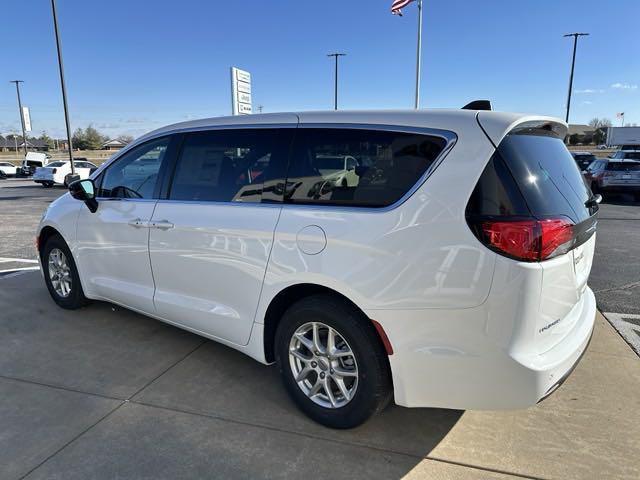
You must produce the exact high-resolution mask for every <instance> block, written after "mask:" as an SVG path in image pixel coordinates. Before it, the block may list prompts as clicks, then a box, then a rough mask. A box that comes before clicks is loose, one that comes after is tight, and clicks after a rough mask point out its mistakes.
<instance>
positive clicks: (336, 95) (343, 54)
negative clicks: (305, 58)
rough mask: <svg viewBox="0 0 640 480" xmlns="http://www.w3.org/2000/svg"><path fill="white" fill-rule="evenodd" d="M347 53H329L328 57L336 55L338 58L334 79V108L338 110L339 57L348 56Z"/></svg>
mask: <svg viewBox="0 0 640 480" xmlns="http://www.w3.org/2000/svg"><path fill="white" fill-rule="evenodd" d="M346 55H347V54H346V53H329V54H328V55H327V57H335V59H336V68H335V81H334V83H335V84H334V87H333V88H334V91H333V109H334V110H338V57H346Z"/></svg>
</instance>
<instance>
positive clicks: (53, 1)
mask: <svg viewBox="0 0 640 480" xmlns="http://www.w3.org/2000/svg"><path fill="white" fill-rule="evenodd" d="M51 11H52V12H53V30H54V31H55V34H56V47H57V50H58V69H59V71H60V87H61V88H62V104H63V106H64V122H65V125H66V127H67V142H68V145H69V162H70V163H71V173H70V174H69V178H68V180H67V183H69V181H73V180H76V179H79V178H80V177H78V176H76V170H75V167H74V165H73V144H72V143H71V126H70V124H69V109H68V107H67V89H66V87H65V84H64V67H63V65H62V45H61V44H60V34H59V33H58V17H57V15H56V0H51Z"/></svg>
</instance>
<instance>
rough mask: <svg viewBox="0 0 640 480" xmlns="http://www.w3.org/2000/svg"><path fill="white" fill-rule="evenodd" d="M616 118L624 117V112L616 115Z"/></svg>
mask: <svg viewBox="0 0 640 480" xmlns="http://www.w3.org/2000/svg"><path fill="white" fill-rule="evenodd" d="M616 117H618V118H623V117H624V112H620V113H616Z"/></svg>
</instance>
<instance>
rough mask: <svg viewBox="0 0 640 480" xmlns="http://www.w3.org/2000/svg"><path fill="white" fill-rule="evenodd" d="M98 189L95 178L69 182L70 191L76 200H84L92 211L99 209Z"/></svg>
mask: <svg viewBox="0 0 640 480" xmlns="http://www.w3.org/2000/svg"><path fill="white" fill-rule="evenodd" d="M95 192H96V189H95V185H94V184H93V180H91V179H87V180H76V181H75V182H72V183H70V184H69V193H71V196H72V197H73V198H75V199H76V200H82V201H83V202H84V203H85V205H87V208H88V209H89V210H90V211H91V213H95V212H96V211H97V210H98V201H97V200H96V193H95Z"/></svg>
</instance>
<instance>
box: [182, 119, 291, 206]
mask: <svg viewBox="0 0 640 480" xmlns="http://www.w3.org/2000/svg"><path fill="white" fill-rule="evenodd" d="M292 132H293V129H230V130H215V131H208V132H196V133H190V134H187V136H186V137H185V139H184V142H183V145H182V148H181V152H180V156H179V158H178V163H177V165H176V168H175V173H174V175H173V181H172V184H171V189H170V192H169V198H170V199H172V200H185V201H205V202H253V203H259V202H261V201H265V200H273V201H281V200H282V194H283V191H284V176H285V173H286V162H287V154H288V152H289V147H290V145H291V136H292Z"/></svg>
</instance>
